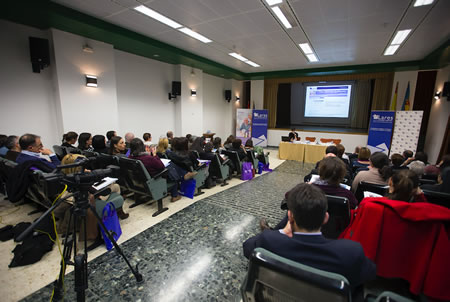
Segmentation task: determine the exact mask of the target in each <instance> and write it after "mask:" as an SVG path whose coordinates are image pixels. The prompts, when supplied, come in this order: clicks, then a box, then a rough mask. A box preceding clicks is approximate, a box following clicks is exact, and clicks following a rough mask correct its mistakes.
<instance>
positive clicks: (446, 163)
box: [439, 154, 450, 171]
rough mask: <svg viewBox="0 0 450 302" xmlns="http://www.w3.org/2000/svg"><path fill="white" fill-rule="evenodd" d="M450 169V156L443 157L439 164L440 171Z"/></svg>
mask: <svg viewBox="0 0 450 302" xmlns="http://www.w3.org/2000/svg"><path fill="white" fill-rule="evenodd" d="M447 167H450V154H446V155H444V156H443V157H442V160H441V162H440V163H439V169H441V171H442V169H444V168H447Z"/></svg>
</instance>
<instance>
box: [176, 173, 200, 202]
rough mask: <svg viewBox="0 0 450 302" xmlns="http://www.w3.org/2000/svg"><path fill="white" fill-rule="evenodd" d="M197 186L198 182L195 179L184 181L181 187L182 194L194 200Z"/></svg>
mask: <svg viewBox="0 0 450 302" xmlns="http://www.w3.org/2000/svg"><path fill="white" fill-rule="evenodd" d="M196 184H197V181H196V180H195V179H194V178H191V179H188V180H183V181H182V182H181V185H180V194H181V195H183V196H186V197H188V198H190V199H193V198H194V193H195V186H196Z"/></svg>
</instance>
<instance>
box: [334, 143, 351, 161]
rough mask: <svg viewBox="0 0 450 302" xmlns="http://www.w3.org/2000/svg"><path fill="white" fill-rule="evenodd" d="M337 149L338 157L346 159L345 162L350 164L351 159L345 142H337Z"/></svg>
mask: <svg viewBox="0 0 450 302" xmlns="http://www.w3.org/2000/svg"><path fill="white" fill-rule="evenodd" d="M336 149H337V154H336V155H337V157H339V158H340V159H342V160H343V161H344V163H345V164H347V165H350V159H349V158H348V155H347V154H345V147H344V145H343V144H337V145H336Z"/></svg>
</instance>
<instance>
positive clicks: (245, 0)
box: [228, 0, 264, 12]
mask: <svg viewBox="0 0 450 302" xmlns="http://www.w3.org/2000/svg"><path fill="white" fill-rule="evenodd" d="M228 1H229V2H230V3H231V4H232V5H233V6H235V7H237V8H238V9H239V10H240V11H241V12H248V11H252V10H255V9H259V8H262V7H264V4H262V3H261V0H228Z"/></svg>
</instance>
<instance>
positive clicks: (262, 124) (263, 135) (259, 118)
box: [252, 109, 269, 147]
mask: <svg viewBox="0 0 450 302" xmlns="http://www.w3.org/2000/svg"><path fill="white" fill-rule="evenodd" d="M268 117H269V114H268V111H267V110H256V109H254V110H253V119H252V140H253V145H254V146H261V147H267V123H268Z"/></svg>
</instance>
